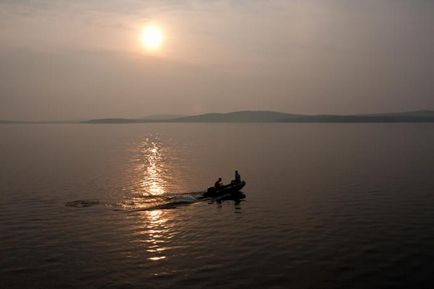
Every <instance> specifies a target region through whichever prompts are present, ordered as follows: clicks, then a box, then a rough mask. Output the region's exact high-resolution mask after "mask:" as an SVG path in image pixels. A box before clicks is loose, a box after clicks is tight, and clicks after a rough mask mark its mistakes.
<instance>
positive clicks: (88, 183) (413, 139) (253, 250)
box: [0, 124, 434, 288]
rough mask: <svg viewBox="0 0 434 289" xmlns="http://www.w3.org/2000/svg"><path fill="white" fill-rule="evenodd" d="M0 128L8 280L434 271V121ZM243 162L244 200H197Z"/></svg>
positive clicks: (426, 281)
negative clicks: (201, 193)
mask: <svg viewBox="0 0 434 289" xmlns="http://www.w3.org/2000/svg"><path fill="white" fill-rule="evenodd" d="M0 135H1V136H2V141H1V142H0V160H1V162H0V232H1V233H0V244H1V246H0V287H1V288H430V284H432V283H433V281H434V280H433V277H432V263H433V261H434V253H433V252H434V250H433V249H434V248H433V241H434V209H433V208H434V195H433V188H434V179H433V178H432V172H433V171H434V151H433V150H432V148H433V147H434V130H433V125H432V124H146V125H143V124H128V125H84V124H83V125H77V124H71V125H66V124H65V125H3V126H0ZM235 169H238V170H239V171H240V173H241V176H242V178H244V179H245V180H246V181H247V186H246V187H245V189H243V191H244V193H245V194H246V196H247V197H246V198H245V199H243V200H241V201H240V202H234V201H223V202H221V203H218V202H211V201H195V198H194V196H195V195H196V193H195V192H198V191H203V190H205V189H206V188H207V187H208V186H210V185H212V184H213V183H214V181H215V180H216V178H217V177H219V176H221V177H223V180H224V181H225V182H228V181H230V179H231V178H232V177H233V171H234V170H235ZM71 202H72V203H71ZM66 204H72V206H71V205H68V206H66ZM166 204H173V206H170V208H169V207H165V205H166ZM81 206H88V207H81Z"/></svg>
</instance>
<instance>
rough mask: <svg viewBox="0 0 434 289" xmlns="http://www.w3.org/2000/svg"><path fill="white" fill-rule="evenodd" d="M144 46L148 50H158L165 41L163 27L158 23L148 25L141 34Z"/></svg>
mask: <svg viewBox="0 0 434 289" xmlns="http://www.w3.org/2000/svg"><path fill="white" fill-rule="evenodd" d="M140 40H141V42H142V45H143V47H144V48H145V49H146V50H148V51H158V50H160V49H161V47H162V45H163V43H164V32H163V29H162V28H161V27H160V26H158V25H154V24H152V25H147V26H146V27H145V28H144V29H143V31H142V33H141V36H140Z"/></svg>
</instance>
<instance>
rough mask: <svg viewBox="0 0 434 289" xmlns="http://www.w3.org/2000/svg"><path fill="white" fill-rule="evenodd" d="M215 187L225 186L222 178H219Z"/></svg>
mask: <svg viewBox="0 0 434 289" xmlns="http://www.w3.org/2000/svg"><path fill="white" fill-rule="evenodd" d="M214 187H215V188H216V189H218V188H221V187H223V183H222V178H219V179H218V180H217V182H215V184H214Z"/></svg>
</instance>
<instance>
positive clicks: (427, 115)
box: [83, 110, 434, 123]
mask: <svg viewBox="0 0 434 289" xmlns="http://www.w3.org/2000/svg"><path fill="white" fill-rule="evenodd" d="M147 122H169V123H217V122H221V123H255V122H256V123H273V122H280V123H282V122H320V123H375V122H378V123H388V122H434V111H431V110H418V111H408V112H397V113H378V114H353V115H336V114H318V115H306V114H289V113H284V112H275V111H236V112H230V113H206V114H199V115H192V116H182V117H176V116H167V117H145V118H103V119H92V120H87V121H84V122H83V123H147Z"/></svg>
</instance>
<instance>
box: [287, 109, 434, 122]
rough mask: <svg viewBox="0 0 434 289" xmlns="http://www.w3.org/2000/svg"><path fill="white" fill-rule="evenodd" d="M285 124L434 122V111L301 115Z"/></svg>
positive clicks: (289, 119)
mask: <svg viewBox="0 0 434 289" xmlns="http://www.w3.org/2000/svg"><path fill="white" fill-rule="evenodd" d="M283 122H361V123H363V122H366V123H369V122H434V111H429V110H423V111H422V110H420V111H407V112H395V113H379V114H354V115H333V114H320V115H299V116H291V117H288V118H286V119H285V120H283Z"/></svg>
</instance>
